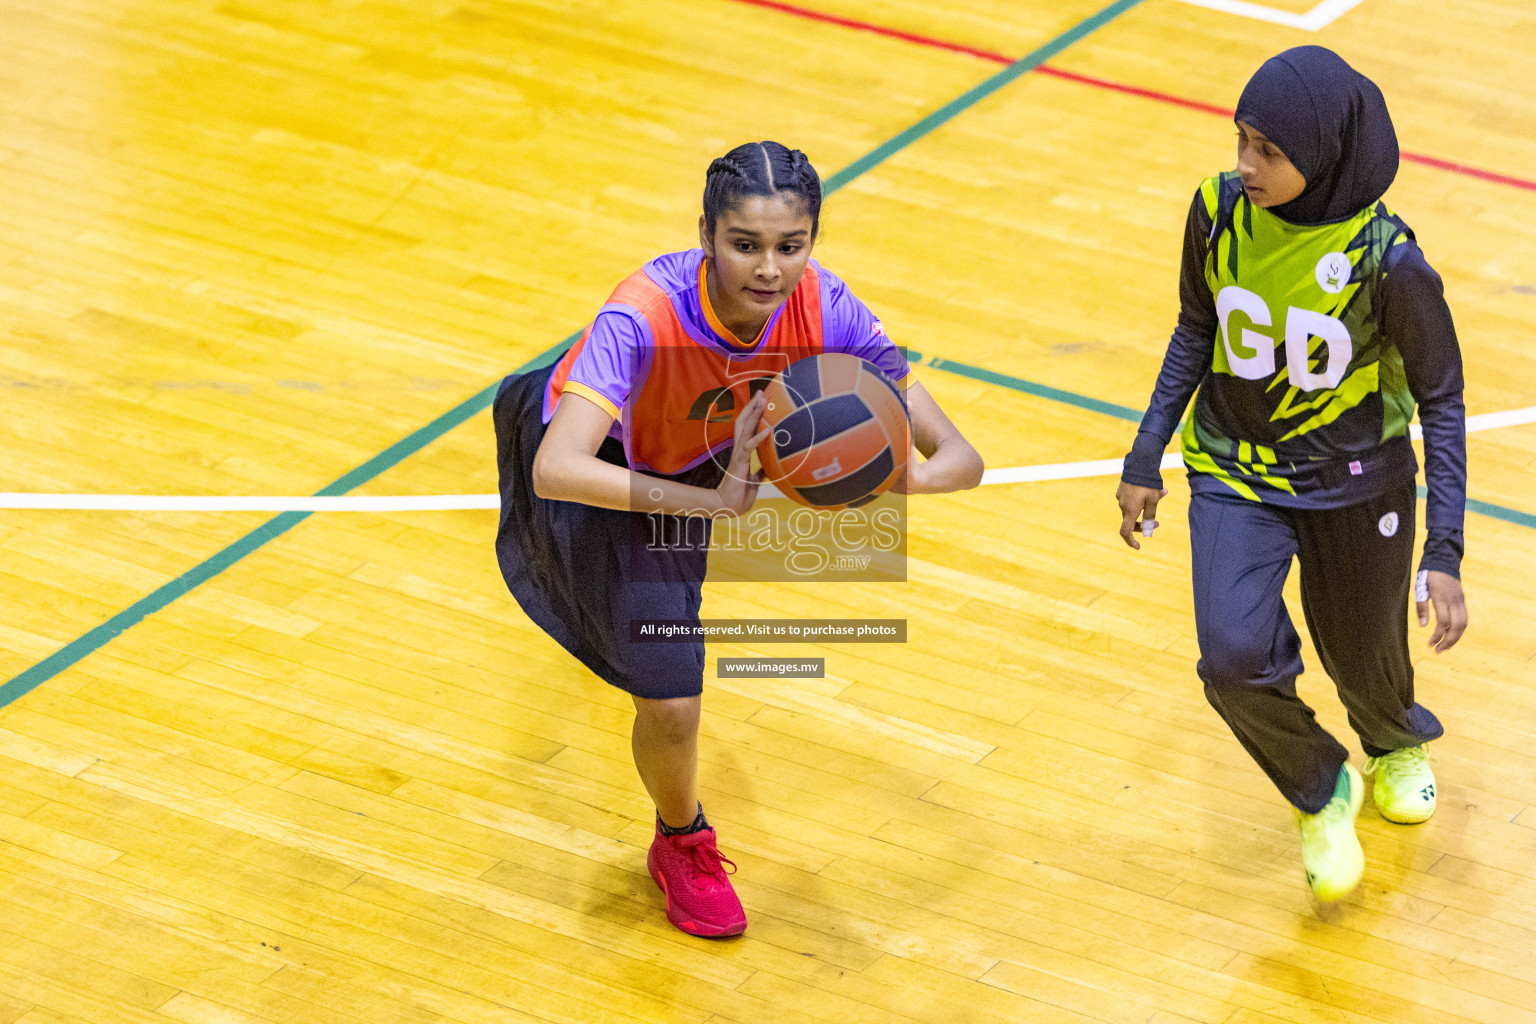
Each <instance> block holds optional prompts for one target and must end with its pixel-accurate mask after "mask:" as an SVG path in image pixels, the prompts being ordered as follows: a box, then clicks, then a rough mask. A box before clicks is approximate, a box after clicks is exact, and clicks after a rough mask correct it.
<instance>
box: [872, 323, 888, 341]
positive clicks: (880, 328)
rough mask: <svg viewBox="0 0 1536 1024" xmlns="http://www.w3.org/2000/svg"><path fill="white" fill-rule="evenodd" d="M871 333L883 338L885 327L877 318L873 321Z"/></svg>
mask: <svg viewBox="0 0 1536 1024" xmlns="http://www.w3.org/2000/svg"><path fill="white" fill-rule="evenodd" d="M871 333H872V334H873V335H874V336H875V337H876V338H883V337H885V328H884V327H883V326H882V325H881V323H880V321H879V320H876V321H875V326H874V329H873V331H872V332H871Z"/></svg>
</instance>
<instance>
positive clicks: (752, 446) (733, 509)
mask: <svg viewBox="0 0 1536 1024" xmlns="http://www.w3.org/2000/svg"><path fill="white" fill-rule="evenodd" d="M767 407H768V396H767V395H766V394H764V393H763V392H761V391H759V392H758V393H757V394H755V395H753V396H752V399H751V401H749V402H747V404H746V405H745V406H743V407H742V410H741V413H740V414H739V415H738V416H737V417H736V437H735V445H736V447H735V448H734V449H733V450H732V451H731V461H730V464H729V465H727V466H726V469H725V477H724V478H723V479H722V480H721V481H720V486H718V487H716V488H715V492H716V494H718V495H719V499H720V510H721V511H723V512H729V513H732V514H734V515H742V514H744V513H745V512H746V511H747V510H748V509H750V508H751V507H752V503H753V502H755V501H757V489H758V487H759V486H760V485H761V484H762V482H763V471H762V470H761V469H759V470H757V471H756V472H753V470H752V453H753V452H755V451H757V446H758V445H760V444H762V443H763V442H764V441H765V440H767V438H768V435H769V434H770V433H772V431H773V426H772V424H767V425H764V424H763V410H764V409H766V408H767Z"/></svg>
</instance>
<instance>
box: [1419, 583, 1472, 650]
mask: <svg viewBox="0 0 1536 1024" xmlns="http://www.w3.org/2000/svg"><path fill="white" fill-rule="evenodd" d="M1427 584H1428V586H1427V588H1426V589H1427V590H1428V598H1429V600H1427V601H1418V602H1416V603H1417V605H1418V610H1419V625H1420V626H1427V625H1429V606H1430V605H1434V606H1435V631H1434V632H1433V633H1432V634H1430V637H1429V646H1431V647H1433V648H1434V649H1435V653H1436V654H1442V653H1444V652H1445V651H1448V650H1450V649H1451V648H1452V647H1454V646H1456V641H1458V640H1460V639H1461V634H1463V633H1465V632H1466V631H1467V599H1466V596H1465V595H1463V594H1462V592H1461V580H1459V579H1457V578H1456V577H1455V576H1452V575H1451V574H1450V573H1447V572H1440V571H1439V570H1436V569H1430V570H1429V574H1428V580H1427ZM1415 596H1416V597H1417V596H1420V595H1417V594H1416V595H1415Z"/></svg>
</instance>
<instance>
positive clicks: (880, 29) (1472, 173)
mask: <svg viewBox="0 0 1536 1024" xmlns="http://www.w3.org/2000/svg"><path fill="white" fill-rule="evenodd" d="M736 2H737V3H742V4H750V5H752V6H753V7H766V8H768V9H769V10H774V11H782V12H784V13H785V14H793V15H795V16H796V17H798V18H808V19H810V20H811V21H820V22H824V23H826V24H828V25H839V26H841V27H843V28H851V29H857V30H859V31H861V32H873V33H874V34H875V35H878V36H885V37H887V38H889V39H900V40H902V41H904V42H908V43H917V44H918V45H919V46H930V47H933V48H934V49H938V50H948V51H949V52H951V53H963V54H966V55H967V56H970V57H979V58H981V59H982V60H988V61H991V62H992V63H994V64H1012V63H1013V62H1014V58H1012V57H1010V56H1008V55H1007V54H1003V53H997V52H995V51H992V50H982V49H978V48H977V47H974V46H965V45H963V44H961V43H951V42H946V41H945V40H943V39H934V38H933V37H932V36H925V35H919V34H918V33H916V32H903V31H902V30H900V29H895V28H887V27H886V26H884V25H876V24H873V23H871V22H867V21H859V20H857V19H854V18H843V17H840V16H838V15H835V14H826V13H823V12H821V11H813V10H811V9H809V8H806V7H796V6H795V5H794V4H787V3H782V2H781V0H736ZM1035 70H1036V71H1037V72H1039V73H1040V74H1042V75H1050V76H1052V77H1053V78H1064V79H1066V80H1067V81H1070V82H1077V83H1079V84H1082V85H1091V86H1093V87H1094V88H1096V89H1107V90H1110V91H1112V92H1118V93H1124V94H1125V95H1127V96H1140V97H1141V98H1142V99H1148V100H1155V101H1157V102H1158V103H1167V104H1170V105H1172V106H1176V107H1183V108H1185V109H1186V110H1198V111H1200V112H1201V113H1205V114H1217V115H1220V116H1221V117H1231V116H1232V114H1233V111H1231V110H1228V109H1227V108H1225V107H1218V106H1216V105H1215V104H1212V103H1201V102H1200V101H1199V100H1187V99H1184V98H1183V97H1182V96H1174V95H1171V94H1169V93H1166V92H1158V91H1156V90H1155V89H1143V88H1141V87H1139V86H1135V85H1125V84H1124V83H1122V82H1112V81H1110V80H1109V79H1107V78H1094V77H1093V76H1092V75H1080V74H1078V73H1077V72H1075V71H1063V70H1061V69H1060V68H1053V67H1051V66H1050V65H1048V64H1042V65H1040V66H1039V67H1038V68H1036V69H1035ZM1402 158H1403V159H1404V160H1407V161H1408V162H1409V163H1415V164H1423V165H1424V166H1425V167H1434V168H1436V169H1438V170H1442V171H1450V172H1451V173H1452V174H1463V175H1466V176H1467V177H1469V178H1478V179H1480V180H1482V181H1491V182H1493V183H1494V184H1497V185H1509V186H1511V187H1513V188H1521V189H1525V190H1527V191H1530V192H1536V181H1529V180H1527V179H1525V178H1516V177H1514V176H1513V175H1509V174H1500V173H1498V172H1497V171H1485V170H1483V169H1482V168H1481V167H1473V166H1471V165H1469V164H1459V163H1456V162H1454V161H1451V160H1442V159H1440V158H1439V157H1434V156H1425V155H1423V154H1422V153H1403V154H1402Z"/></svg>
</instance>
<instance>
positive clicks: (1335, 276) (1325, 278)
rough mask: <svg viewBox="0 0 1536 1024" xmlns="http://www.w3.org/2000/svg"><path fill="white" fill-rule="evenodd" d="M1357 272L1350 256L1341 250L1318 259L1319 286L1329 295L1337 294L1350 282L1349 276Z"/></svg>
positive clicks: (1315, 271) (1316, 273)
mask: <svg viewBox="0 0 1536 1024" xmlns="http://www.w3.org/2000/svg"><path fill="white" fill-rule="evenodd" d="M1354 272H1355V268H1354V267H1353V266H1351V265H1350V262H1349V257H1348V256H1346V255H1344V254H1343V253H1341V252H1331V253H1329V254H1328V255H1327V256H1324V257H1323V258H1322V259H1320V260H1318V261H1317V269H1316V270H1314V271H1313V273H1314V274H1315V275H1316V276H1317V286H1318V287H1319V288H1321V289H1322V290H1323V291H1325V292H1327V293H1328V294H1329V295H1337V294H1339V292H1341V291H1343V290H1344V286H1345V285H1347V284H1349V276H1350V275H1351V274H1353V273H1354Z"/></svg>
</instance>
